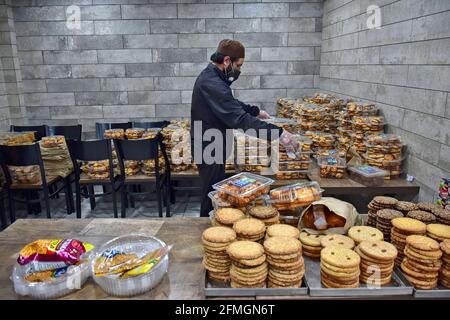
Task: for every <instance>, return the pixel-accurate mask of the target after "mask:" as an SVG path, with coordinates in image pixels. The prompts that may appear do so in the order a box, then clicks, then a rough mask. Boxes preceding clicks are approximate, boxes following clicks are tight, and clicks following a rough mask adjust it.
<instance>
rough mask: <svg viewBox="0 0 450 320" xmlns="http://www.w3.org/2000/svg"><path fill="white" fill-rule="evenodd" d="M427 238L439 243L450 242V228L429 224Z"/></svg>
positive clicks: (443, 225)
mask: <svg viewBox="0 0 450 320" xmlns="http://www.w3.org/2000/svg"><path fill="white" fill-rule="evenodd" d="M427 236H428V237H430V238H432V239H434V240H436V241H438V242H442V241H445V240H450V226H446V225H445V224H438V223H432V224H429V225H427Z"/></svg>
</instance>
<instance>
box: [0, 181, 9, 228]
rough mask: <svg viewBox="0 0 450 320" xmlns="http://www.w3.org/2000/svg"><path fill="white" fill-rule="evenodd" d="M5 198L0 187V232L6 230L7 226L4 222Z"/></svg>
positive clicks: (4, 192)
mask: <svg viewBox="0 0 450 320" xmlns="http://www.w3.org/2000/svg"><path fill="white" fill-rule="evenodd" d="M5 197H6V191H5V189H4V188H3V187H0V222H1V225H0V231H1V230H4V229H6V227H7V226H8V223H7V221H6V211H5Z"/></svg>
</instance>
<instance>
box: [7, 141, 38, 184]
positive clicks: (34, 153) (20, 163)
mask: <svg viewBox="0 0 450 320" xmlns="http://www.w3.org/2000/svg"><path fill="white" fill-rule="evenodd" d="M0 162H1V166H2V169H3V172H4V173H5V176H6V181H7V183H8V184H11V177H10V174H9V170H8V166H16V167H25V166H34V165H37V166H39V170H40V173H41V179H42V182H43V183H44V184H45V183H46V180H45V171H44V163H43V161H42V155H41V149H40V147H39V143H33V144H29V145H21V146H3V145H0Z"/></svg>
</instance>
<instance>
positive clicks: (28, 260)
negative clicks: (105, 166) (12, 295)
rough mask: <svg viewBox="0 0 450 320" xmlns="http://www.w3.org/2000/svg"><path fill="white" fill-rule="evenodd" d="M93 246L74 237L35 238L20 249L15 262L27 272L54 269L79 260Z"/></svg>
mask: <svg viewBox="0 0 450 320" xmlns="http://www.w3.org/2000/svg"><path fill="white" fill-rule="evenodd" d="M93 248H94V246H93V245H92V244H90V243H87V242H81V241H78V240H75V239H62V240H61V239H59V240H36V241H34V242H32V243H29V244H27V245H26V246H25V247H23V249H22V250H20V253H19V258H18V259H17V262H18V263H19V264H20V265H21V266H26V272H27V273H33V272H40V271H48V270H56V269H59V268H64V267H66V266H69V265H74V264H76V263H78V262H79V261H80V258H81V256H82V255H83V254H84V253H86V252H89V251H91V250H92V249H93Z"/></svg>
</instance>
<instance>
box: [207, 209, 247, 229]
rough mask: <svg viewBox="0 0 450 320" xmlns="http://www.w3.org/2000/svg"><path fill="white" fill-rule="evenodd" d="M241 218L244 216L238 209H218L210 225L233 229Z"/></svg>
mask: <svg viewBox="0 0 450 320" xmlns="http://www.w3.org/2000/svg"><path fill="white" fill-rule="evenodd" d="M243 218H245V214H244V213H243V212H242V211H241V210H239V209H234V208H220V209H219V210H217V211H216V212H215V213H214V219H213V220H212V225H213V226H222V227H229V228H233V225H234V223H235V222H236V221H239V220H241V219H243Z"/></svg>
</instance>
